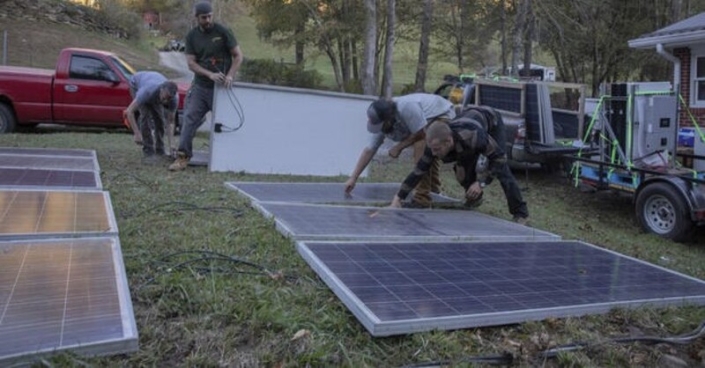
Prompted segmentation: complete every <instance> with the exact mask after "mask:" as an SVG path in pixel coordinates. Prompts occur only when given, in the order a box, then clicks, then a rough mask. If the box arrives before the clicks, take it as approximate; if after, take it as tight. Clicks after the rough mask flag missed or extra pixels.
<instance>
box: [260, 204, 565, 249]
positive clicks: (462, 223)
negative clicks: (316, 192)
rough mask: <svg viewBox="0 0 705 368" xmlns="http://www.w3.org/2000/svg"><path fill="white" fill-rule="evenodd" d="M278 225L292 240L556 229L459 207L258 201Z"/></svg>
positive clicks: (465, 236)
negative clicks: (389, 207)
mask: <svg viewBox="0 0 705 368" xmlns="http://www.w3.org/2000/svg"><path fill="white" fill-rule="evenodd" d="M253 205H254V207H255V208H257V209H259V210H260V211H261V212H262V213H263V214H264V215H265V216H269V217H273V218H274V220H275V222H276V223H277V228H278V230H279V231H280V232H282V233H283V234H284V235H286V236H291V237H293V238H295V239H297V240H314V239H317V240H334V239H347V240H355V239H365V240H410V241H426V242H428V241H443V240H458V241H461V240H465V241H470V240H483V241H503V240H504V241H508V240H521V241H523V240H529V239H532V240H558V239H560V238H559V237H558V236H557V235H554V234H551V233H548V232H545V231H541V230H537V229H533V228H530V227H526V226H521V225H518V224H515V223H513V222H509V221H505V220H501V219H498V218H494V217H490V216H487V215H483V214H481V213H477V212H473V211H462V210H412V209H403V210H402V209H387V208H378V207H361V206H328V205H309V204H284V203H274V202H259V203H254V204H253Z"/></svg>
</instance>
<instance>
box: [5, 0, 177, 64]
mask: <svg viewBox="0 0 705 368" xmlns="http://www.w3.org/2000/svg"><path fill="white" fill-rule="evenodd" d="M76 8H77V7H72V6H68V7H67V6H62V4H61V3H58V5H57V3H56V2H49V1H47V0H33V1H21V0H6V1H4V2H3V5H2V7H1V8H0V32H2V31H7V50H8V55H7V64H8V65H17V66H28V67H36V68H48V69H53V68H54V64H55V63H56V58H57V56H58V54H59V51H61V49H63V48H65V47H85V48H94V49H101V50H107V51H111V52H114V53H116V54H118V55H120V56H122V57H123V58H124V59H125V60H127V62H129V63H130V64H131V65H132V66H133V67H135V68H136V69H137V70H148V69H153V70H159V71H162V72H166V73H167V74H171V73H170V72H169V71H168V69H164V68H162V67H160V66H159V65H158V62H159V55H158V52H157V47H158V46H161V45H162V44H163V43H164V40H163V39H160V38H145V39H142V40H140V41H132V40H126V39H123V38H118V37H116V36H114V35H111V34H109V33H108V32H110V30H109V29H105V28H104V27H103V29H100V28H102V27H101V26H100V25H95V24H93V23H90V22H86V21H85V20H84V19H83V17H84V15H83V14H82V13H81V12H77V11H75V10H74V9H76ZM145 37H147V36H145ZM0 42H1V39H0Z"/></svg>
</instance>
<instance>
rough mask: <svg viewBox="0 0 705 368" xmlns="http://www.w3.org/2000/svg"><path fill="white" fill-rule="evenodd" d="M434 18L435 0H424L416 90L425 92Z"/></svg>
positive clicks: (415, 82)
mask: <svg viewBox="0 0 705 368" xmlns="http://www.w3.org/2000/svg"><path fill="white" fill-rule="evenodd" d="M432 19H433V0H424V5H423V13H422V15H421V37H420V38H419V61H418V63H417V64H416V80H415V81H414V91H417V92H423V91H424V90H425V89H426V72H427V71H428V48H429V39H430V38H431V26H432Z"/></svg>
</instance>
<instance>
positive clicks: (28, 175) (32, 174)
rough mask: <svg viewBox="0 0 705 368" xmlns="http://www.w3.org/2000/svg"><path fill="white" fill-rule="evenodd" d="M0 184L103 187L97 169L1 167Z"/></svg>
mask: <svg viewBox="0 0 705 368" xmlns="http://www.w3.org/2000/svg"><path fill="white" fill-rule="evenodd" d="M0 186H5V187H23V188H27V187H51V188H54V189H59V188H66V189H69V188H94V189H100V188H102V184H101V181H100V175H99V174H98V172H96V171H72V170H46V169H26V168H10V167H0Z"/></svg>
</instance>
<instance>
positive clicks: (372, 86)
mask: <svg viewBox="0 0 705 368" xmlns="http://www.w3.org/2000/svg"><path fill="white" fill-rule="evenodd" d="M365 10H366V11H367V25H366V28H365V49H364V51H363V57H362V81H361V82H362V93H364V94H366V95H376V94H377V93H376V92H377V81H376V80H375V59H376V55H377V5H376V1H375V0H365Z"/></svg>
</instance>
